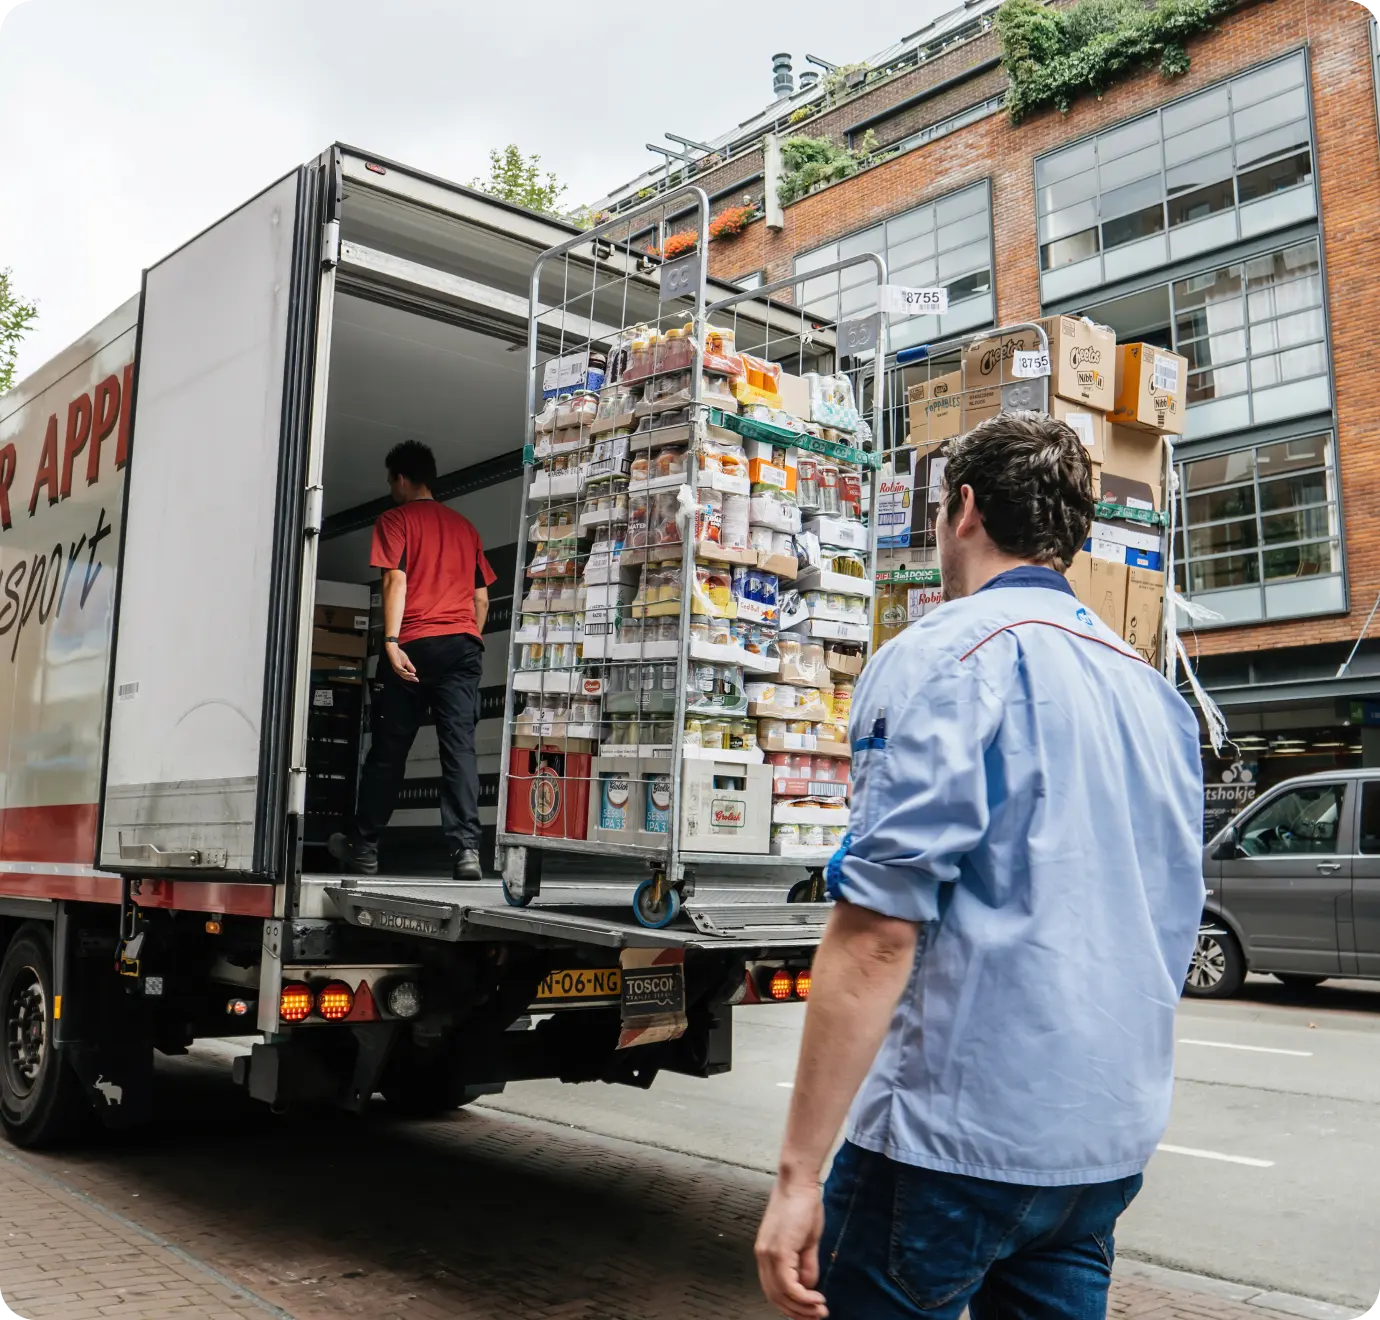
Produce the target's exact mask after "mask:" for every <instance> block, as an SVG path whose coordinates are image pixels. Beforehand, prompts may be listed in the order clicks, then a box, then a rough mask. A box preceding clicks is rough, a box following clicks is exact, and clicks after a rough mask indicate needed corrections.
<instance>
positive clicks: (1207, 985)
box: [1188, 935, 1227, 990]
mask: <svg viewBox="0 0 1380 1320" xmlns="http://www.w3.org/2000/svg"><path fill="white" fill-rule="evenodd" d="M1226 974H1227V953H1226V950H1225V949H1223V948H1222V945H1221V942H1220V941H1219V940H1218V939H1217V938H1216V937H1215V936H1212V935H1199V936H1198V943H1197V944H1196V945H1195V946H1194V949H1193V961H1192V962H1191V963H1190V964H1189V968H1188V983H1189V985H1191V986H1192V987H1193V988H1194V989H1195V990H1211V989H1212V988H1213V987H1214V986H1217V985H1220V984H1221V981H1222V978H1223V977H1224V976H1226Z"/></svg>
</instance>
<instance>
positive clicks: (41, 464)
mask: <svg viewBox="0 0 1380 1320" xmlns="http://www.w3.org/2000/svg"><path fill="white" fill-rule="evenodd" d="M44 486H47V487H48V503H49V504H56V503H57V502H58V423H57V413H54V414H53V415H52V416H51V417H50V418H48V431H47V434H46V435H44V437H43V452H42V453H41V454H40V455H39V459H38V471H37V472H36V473H34V493H33V494H32V495H30V496H29V517H30V518H32V517H33V516H34V513H35V512H36V511H37V509H38V492H39V491H40V490H42V489H43V487H44Z"/></svg>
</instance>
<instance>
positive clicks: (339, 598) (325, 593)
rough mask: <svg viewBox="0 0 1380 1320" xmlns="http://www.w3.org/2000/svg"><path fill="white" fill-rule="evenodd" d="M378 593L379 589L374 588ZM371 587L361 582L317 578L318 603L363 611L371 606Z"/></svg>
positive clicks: (375, 592)
mask: <svg viewBox="0 0 1380 1320" xmlns="http://www.w3.org/2000/svg"><path fill="white" fill-rule="evenodd" d="M373 594H374V595H378V594H379V592H378V589H377V588H375V589H374V593H373ZM369 601H370V589H369V587H367V586H365V585H363V584H361V583H359V582H331V581H329V580H328V579H326V578H317V579H316V603H317V604H318V605H331V606H338V607H340V608H342V609H347V610H359V611H360V612H361V613H363V612H364V611H365V610H367V609H368V608H369Z"/></svg>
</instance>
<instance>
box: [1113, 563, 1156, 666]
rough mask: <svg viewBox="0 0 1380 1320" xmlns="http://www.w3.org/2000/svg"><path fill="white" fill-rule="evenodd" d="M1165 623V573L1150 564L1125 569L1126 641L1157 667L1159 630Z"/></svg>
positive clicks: (1144, 658)
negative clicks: (1144, 566)
mask: <svg viewBox="0 0 1380 1320" xmlns="http://www.w3.org/2000/svg"><path fill="white" fill-rule="evenodd" d="M1163 623H1164V574H1163V573H1162V572H1159V571H1156V570H1155V569H1149V568H1128V569H1127V570H1126V625H1125V629H1124V631H1123V633H1122V636H1123V637H1125V639H1126V641H1127V643H1128V644H1129V645H1130V647H1131V648H1132V649H1133V650H1134V651H1135V653H1136V654H1137V655H1138V656H1140V658H1141V659H1142V660H1144V661H1145V662H1146V663H1147V664H1150V665H1153V666H1154V667H1155V668H1156V669H1158V668H1159V667H1160V634H1161V628H1162V625H1163Z"/></svg>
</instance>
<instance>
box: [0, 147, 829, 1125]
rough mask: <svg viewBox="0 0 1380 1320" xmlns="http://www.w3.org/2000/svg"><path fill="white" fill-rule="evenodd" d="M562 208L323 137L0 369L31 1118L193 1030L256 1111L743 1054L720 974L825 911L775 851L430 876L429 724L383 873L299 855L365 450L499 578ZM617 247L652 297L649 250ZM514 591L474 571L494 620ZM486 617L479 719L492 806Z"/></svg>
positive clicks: (366, 486)
mask: <svg viewBox="0 0 1380 1320" xmlns="http://www.w3.org/2000/svg"><path fill="white" fill-rule="evenodd" d="M575 232H576V231H574V230H572V229H570V228H568V227H567V226H565V225H563V224H561V223H559V222H556V221H553V220H549V219H545V218H542V217H539V216H537V215H534V214H532V213H530V212H527V211H524V210H522V209H520V208H516V207H512V206H508V205H506V204H504V203H502V202H499V201H496V200H495V199H493V198H491V197H487V196H484V195H483V194H479V193H476V192H473V191H471V190H469V189H465V188H462V187H457V186H454V185H451V184H448V183H445V182H443V181H441V180H438V179H435V178H432V177H429V176H427V175H425V174H422V173H420V172H418V171H415V170H409V169H407V168H404V167H401V166H398V165H396V164H393V163H391V162H387V161H381V160H378V159H376V158H372V157H369V156H366V155H365V154H363V153H361V152H359V151H356V150H353V149H350V148H346V147H341V146H336V147H332V148H331V149H329V150H327V151H326V152H324V153H323V154H322V155H321V156H320V157H318V158H317V159H315V160H312V161H311V162H309V163H308V164H306V165H304V166H302V167H301V168H300V169H297V170H294V171H293V172H291V173H290V174H288V175H286V176H285V177H284V178H282V179H279V180H278V181H277V182H276V183H273V184H272V185H270V186H269V187H268V188H266V189H264V190H263V191H262V192H260V193H258V194H257V195H256V196H254V197H253V198H251V199H250V200H248V201H247V202H245V204H244V205H243V206H241V207H240V208H238V209H237V210H236V211H234V212H233V213H231V214H230V215H228V216H226V217H225V218H224V219H223V220H221V221H219V222H218V223H217V224H215V225H212V226H211V227H210V228H209V229H207V230H206V231H205V232H203V233H202V234H200V235H198V236H197V237H195V238H193V239H192V240H190V241H189V242H188V243H186V244H185V245H184V246H182V247H181V248H179V249H178V250H177V251H175V252H173V253H172V254H170V255H169V256H168V257H166V258H165V259H163V260H162V261H160V262H158V263H157V264H156V265H154V266H152V267H150V268H149V269H148V270H147V271H146V272H145V275H144V280H143V287H142V290H141V292H140V293H139V295H138V296H137V297H136V298H132V299H131V300H130V301H129V302H128V303H126V304H125V305H124V306H123V307H121V308H120V309H119V310H118V311H116V312H115V313H113V314H112V315H111V316H109V317H108V318H107V319H106V320H105V321H103V322H102V323H101V324H100V325H99V326H97V327H96V328H95V329H94V330H93V331H92V332H91V333H90V334H89V335H86V336H85V337H83V338H82V339H81V340H79V341H78V342H77V343H75V344H73V345H72V346H71V347H70V348H69V349H67V350H66V351H65V352H63V353H62V354H60V355H59V356H58V357H57V358H55V359H54V360H53V361H52V362H50V363H48V364H47V365H46V366H44V367H42V368H40V369H39V370H38V371H37V372H35V373H34V374H33V375H32V376H31V377H29V378H28V379H27V380H25V381H24V382H22V383H21V384H20V385H19V386H18V387H17V388H16V389H14V390H12V391H11V392H10V393H8V394H6V395H4V396H3V397H0V949H2V950H3V953H0V1008H3V1012H4V1015H5V1020H6V1021H7V1022H8V1024H9V1028H8V1042H7V1048H6V1050H5V1052H4V1058H3V1062H0V1121H2V1122H3V1125H4V1127H5V1129H6V1131H7V1133H8V1135H9V1137H10V1138H11V1139H12V1140H14V1141H16V1142H19V1143H21V1144H37V1143H41V1142H44V1141H48V1140H50V1139H52V1138H54V1137H56V1136H58V1135H60V1134H62V1133H63V1132H65V1131H68V1130H70V1128H71V1126H72V1125H73V1124H74V1123H76V1122H78V1121H80V1120H81V1119H83V1118H84V1117H86V1116H88V1115H89V1113H90V1111H91V1110H92V1109H94V1110H95V1111H96V1113H97V1114H99V1115H100V1116H101V1118H103V1119H104V1120H105V1121H106V1122H107V1123H111V1124H128V1123H134V1122H137V1121H139V1120H140V1119H141V1118H143V1117H144V1115H145V1114H146V1113H147V1111H148V1101H149V1093H150V1088H151V1084H152V1076H153V1058H154V1054H155V1051H163V1052H165V1053H177V1052H181V1051H183V1050H185V1048H186V1047H187V1046H188V1045H189V1044H190V1043H191V1042H193V1041H194V1040H196V1039H198V1038H203V1037H224V1036H233V1035H244V1036H251V1037H253V1038H254V1042H253V1046H252V1052H251V1053H249V1054H247V1055H245V1056H244V1057H242V1058H241V1059H240V1060H239V1061H238V1063H237V1065H236V1077H237V1080H238V1081H239V1082H240V1083H242V1084H243V1085H245V1086H247V1087H248V1089H249V1091H250V1093H251V1094H252V1095H254V1096H255V1097H257V1098H259V1099H261V1100H263V1101H265V1102H267V1103H270V1104H272V1105H275V1106H283V1105H287V1104H290V1103H292V1102H293V1101H295V1100H302V1099H310V1100H313V1101H328V1102H330V1101H333V1102H337V1103H339V1104H341V1105H344V1106H347V1107H350V1108H353V1109H356V1110H358V1109H363V1108H365V1107H366V1106H368V1105H369V1103H370V1101H371V1099H372V1097H373V1096H375V1095H376V1094H377V1093H382V1094H383V1095H384V1097H385V1098H386V1099H387V1100H389V1101H390V1102H392V1103H393V1104H394V1105H397V1106H399V1107H401V1108H404V1109H410V1110H413V1111H416V1112H426V1111H432V1112H434V1111H436V1110H437V1109H443V1108H446V1107H454V1106H455V1105H458V1104H462V1103H465V1102H466V1101H467V1100H469V1099H472V1098H473V1097H474V1096H476V1095H479V1094H482V1093H484V1092H485V1091H493V1090H497V1089H501V1087H502V1085H503V1083H505V1082H506V1081H509V1080H513V1079H517V1078H530V1077H560V1078H563V1079H565V1080H570V1081H587V1080H603V1081H611V1082H625V1083H629V1084H633V1085H638V1086H647V1085H650V1083H651V1081H652V1079H653V1078H654V1077H655V1075H656V1073H657V1072H658V1071H659V1070H661V1069H669V1070H673V1071H679V1072H684V1073H690V1074H695V1075H701V1076H707V1075H709V1074H711V1073H714V1072H718V1071H722V1070H724V1069H726V1068H727V1067H728V1066H729V1062H730V1052H731V1009H732V1007H733V1005H734V1004H737V1003H741V1002H743V1001H744V1000H747V1001H752V1000H754V999H756V998H758V997H759V996H760V997H763V998H768V997H775V998H791V997H793V996H794V994H795V989H794V986H795V984H796V974H797V973H799V972H800V971H803V970H805V969H807V968H808V964H809V959H810V956H811V951H812V949H813V947H814V945H815V944H816V942H817V940H818V937H819V934H820V932H821V929H822V922H823V921H824V919H825V916H826V912H827V905H825V904H824V903H821V902H809V901H806V902H799V903H790V904H788V903H787V902H786V885H785V883H784V882H783V881H781V880H779V879H778V878H777V877H779V876H780V874H781V873H780V872H764V873H763V874H761V875H759V876H757V877H755V878H754V877H753V876H752V874H751V872H750V871H748V872H743V873H741V876H735V878H734V882H733V883H732V884H731V885H729V884H728V883H727V881H726V878H725V877H723V876H720V877H706V878H704V879H702V880H701V884H700V893H699V895H698V896H697V899H696V903H695V904H694V905H693V906H688V907H687V910H686V914H685V919H684V920H682V921H681V923H680V925H679V927H678V928H676V929H668V930H660V931H651V930H646V929H643V928H642V927H640V926H638V925H637V923H636V922H635V921H634V920H633V919H632V916H631V912H630V910H629V906H628V895H629V894H630V892H631V888H632V882H631V881H628V880H627V878H626V877H621V876H618V875H615V874H612V873H610V875H609V877H608V880H609V885H610V891H609V893H608V894H607V895H604V896H603V898H602V899H601V896H600V894H599V892H598V891H597V889H596V890H591V889H590V887H589V886H588V884H585V885H583V886H582V887H580V888H579V889H578V890H576V889H571V890H570V891H569V893H567V894H565V895H563V894H562V890H561V886H560V880H559V877H558V876H557V877H552V876H550V875H548V876H547V877H546V883H545V886H544V888H543V891H542V901H541V902H540V903H538V904H536V905H534V906H532V907H529V908H524V909H518V908H513V907H510V906H508V905H506V904H505V903H504V901H503V897H502V891H501V889H500V887H499V885H498V883H497V882H496V881H490V882H486V883H481V884H469V885H465V884H456V883H454V882H452V881H449V880H447V879H443V878H439V877H436V876H434V875H430V874H428V873H427V872H429V871H430V869H431V868H430V867H428V866H426V865H424V864H423V863H422V861H417V860H416V859H419V858H421V859H424V855H425V846H426V843H427V841H428V840H431V839H438V838H439V830H437V829H436V809H435V804H436V776H437V775H438V774H439V771H438V769H437V767H436V765H435V756H436V752H435V748H434V736H433V738H432V742H431V744H430V745H428V743H427V737H426V731H424V732H423V736H422V737H421V738H420V739H419V742H418V746H417V748H416V749H415V750H414V754H413V756H414V759H413V762H412V763H410V765H409V778H408V781H407V787H406V791H405V793H404V795H403V807H404V809H403V810H402V811H400V812H399V813H398V815H397V816H396V817H395V824H396V826H397V828H396V830H395V831H392V832H391V834H390V836H389V839H388V840H386V842H385V861H387V859H388V856H389V851H390V847H391V850H392V855H393V856H394V857H395V858H398V859H402V861H403V863H404V864H403V865H401V866H399V865H394V866H391V867H388V868H386V869H387V870H388V871H389V872H390V873H389V874H385V875H384V876H382V877H380V878H379V879H377V880H374V879H370V880H368V881H360V882H351V881H348V880H345V879H343V878H342V877H341V876H340V875H339V874H334V873H332V872H330V871H328V870H327V868H326V867H325V866H323V865H322V864H321V862H320V858H321V856H322V854H321V850H320V848H319V846H318V845H319V843H320V842H321V840H320V839H319V838H318V837H315V836H313V834H312V828H311V821H312V807H311V804H310V803H309V801H308V798H309V786H310V784H311V782H312V767H313V762H314V758H316V757H318V756H319V755H321V749H320V747H319V746H318V743H319V742H321V741H323V740H322V739H318V737H317V736H316V734H315V733H314V729H315V727H316V726H315V725H314V724H313V715H314V713H317V714H319V712H320V709H321V705H322V702H323V701H324V700H325V698H324V697H322V696H321V695H320V693H321V692H323V691H326V690H327V687H326V686H325V685H323V684H322V683H321V681H320V680H319V676H318V675H315V674H314V672H313V668H312V663H311V654H312V643H313V624H314V619H315V611H316V606H317V605H318V604H320V603H325V604H328V605H340V604H342V603H343V602H342V601H340V600H334V599H332V600H326V599H325V597H324V595H322V596H319V595H318V583H319V582H330V583H345V584H353V587H354V589H355V590H357V591H363V590H367V588H368V585H369V583H370V582H371V579H372V576H373V574H372V570H370V569H369V568H368V538H369V528H370V526H371V524H372V522H373V520H374V518H375V517H376V516H377V514H378V513H379V512H380V511H381V509H382V508H383V507H385V506H386V500H385V499H383V498H380V497H381V496H384V494H385V491H384V485H383V456H384V454H385V453H386V451H387V450H388V449H389V448H390V447H391V445H392V444H393V443H395V442H396V440H398V439H400V438H403V437H406V436H415V437H418V438H422V439H425V440H427V441H428V442H429V443H431V445H432V446H433V448H434V449H435V450H436V453H437V457H438V460H439V462H440V465H441V468H442V472H443V474H444V475H443V476H442V477H441V479H440V481H439V483H438V490H437V492H436V493H437V496H438V498H442V499H444V500H446V501H448V502H451V503H453V504H454V505H455V506H456V507H457V508H460V509H461V510H462V511H463V512H465V513H466V514H467V515H468V516H469V517H470V518H471V520H472V521H474V522H475V524H476V525H477V526H478V528H479V530H480V532H481V535H482V536H483V538H484V540H485V542H486V545H487V546H488V547H489V548H490V557H491V559H497V560H499V561H500V564H499V565H498V569H499V574H500V578H499V581H500V584H506V582H508V581H510V580H511V579H512V572H511V568H512V563H513V558H512V557H513V556H514V555H516V553H517V547H516V546H515V545H513V544H512V542H513V540H514V538H515V535H516V533H515V528H516V525H517V503H518V494H519V490H520V477H521V472H522V466H521V465H522V452H521V451H522V439H523V426H524V410H525V405H526V400H525V380H526V377H525V370H526V359H525V353H524V352H523V349H524V348H525V346H526V339H527V333H528V332H527V317H528V296H527V290H528V284H529V280H530V276H531V272H532V270H533V266H534V262H535V259H536V257H537V255H538V254H539V253H540V252H542V251H543V250H544V249H547V248H549V247H551V246H553V245H554V244H556V243H559V242H562V241H564V240H565V239H567V238H569V237H570V236H571V235H572V234H573V233H575ZM591 254H592V258H591V259H592V260H593V245H591ZM599 256H600V259H603V258H604V257H606V254H604V253H601V254H599ZM638 274H639V280H640V282H639V281H634V282H633V283H632V284H631V285H628V286H627V287H629V288H632V289H633V291H634V293H633V296H634V297H637V296H641V293H639V292H638V290H643V291H644V292H645V296H646V298H647V303H648V307H649V308H655V307H656V304H657V298H658V284H657V269H656V265H655V263H652V262H648V263H645V269H642V270H640V271H639V272H638ZM622 287H624V286H623V285H620V288H622ZM723 292H724V293H727V292H730V290H728V289H726V288H725V289H724V291H723ZM562 300H563V299H562V296H561V292H560V291H553V293H552V298H551V302H552V303H553V304H556V303H559V302H561V301H562ZM543 302H545V298H544V297H543ZM590 306H591V314H592V315H593V316H594V318H595V319H598V316H599V311H600V309H599V306H598V298H597V296H596V295H594V294H592V295H591V302H590ZM609 310H610V322H611V323H612V324H623V323H625V322H626V320H627V317H628V314H629V310H628V309H624V308H619V309H616V310H617V315H618V317H620V318H621V319H615V318H614V317H613V311H614V309H609ZM631 310H633V311H635V310H636V309H631ZM763 315H765V316H768V317H770V316H771V315H773V312H772V311H771V309H763ZM495 590H496V591H498V590H501V587H500V588H496V589H495ZM511 605H512V602H511V601H504V600H502V599H501V598H496V599H495V601H494V604H493V609H492V611H491V614H490V622H489V628H490V631H491V632H499V633H501V632H503V631H504V630H506V629H507V628H508V626H509V619H510V617H511ZM504 641H506V639H505V638H499V639H498V644H491V645H490V646H489V648H488V656H489V669H488V670H486V673H485V676H484V684H485V687H484V689H483V692H482V696H483V705H482V708H481V724H480V729H479V750H480V752H481V754H482V759H481V770H482V771H483V773H484V785H485V787H484V789H483V791H482V793H481V801H482V802H487V808H486V809H487V811H488V812H489V816H490V821H492V812H493V803H494V801H495V800H496V783H497V770H498V766H497V752H498V748H499V745H500V736H499V735H500V732H501V724H502V705H503V696H502V693H503V678H504V665H505V663H506V660H505V657H506V656H507V654H508V649H509V648H508V647H507V646H506V645H504V644H503V642H504ZM362 677H363V676H362V675H361V676H359V677H356V679H355V682H357V683H358V682H360V680H361V678H362ZM349 681H350V679H349V675H348V674H345V675H343V676H342V675H337V676H336V679H335V680H334V685H333V686H332V687H330V688H329V690H330V691H331V692H332V693H339V692H341V691H347V690H348V684H349ZM360 690H361V691H362V687H361V689H360ZM352 791H353V785H352V784H351V785H349V786H348V788H347V792H349V793H352ZM408 859H413V861H412V863H410V864H408ZM586 860H587V862H588V864H589V865H590V866H599V865H600V864H601V863H600V861H599V859H598V858H594V859H586ZM716 886H717V887H716ZM576 894H578V901H576V900H575V895H576ZM563 900H564V901H563ZM806 984H807V982H805V981H804V980H803V978H802V979H799V986H800V989H801V990H802V991H803V990H804V989H805V986H806Z"/></svg>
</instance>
